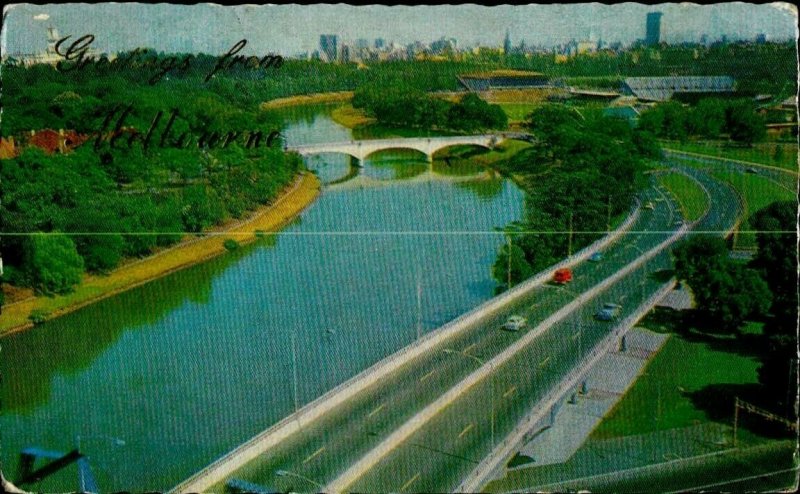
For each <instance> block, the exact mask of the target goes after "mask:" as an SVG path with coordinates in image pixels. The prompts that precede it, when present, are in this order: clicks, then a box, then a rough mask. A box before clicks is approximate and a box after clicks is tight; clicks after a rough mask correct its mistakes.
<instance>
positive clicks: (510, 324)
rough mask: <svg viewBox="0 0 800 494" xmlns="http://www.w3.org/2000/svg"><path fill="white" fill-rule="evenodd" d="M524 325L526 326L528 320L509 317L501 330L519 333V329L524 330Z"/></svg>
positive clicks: (519, 317) (520, 317)
mask: <svg viewBox="0 0 800 494" xmlns="http://www.w3.org/2000/svg"><path fill="white" fill-rule="evenodd" d="M526 324H528V320H527V319H525V318H524V317H522V316H511V317H509V318H508V319H506V322H505V324H503V329H506V330H508V331H519V330H520V329H522V328H524V327H525V325H526Z"/></svg>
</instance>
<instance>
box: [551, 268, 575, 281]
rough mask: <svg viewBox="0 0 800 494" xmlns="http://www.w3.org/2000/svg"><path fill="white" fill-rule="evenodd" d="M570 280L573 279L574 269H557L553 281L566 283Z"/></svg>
mask: <svg viewBox="0 0 800 494" xmlns="http://www.w3.org/2000/svg"><path fill="white" fill-rule="evenodd" d="M570 281H572V270H571V269H569V268H561V269H556V272H555V273H553V283H556V284H559V285H566V284H567V283H569V282H570Z"/></svg>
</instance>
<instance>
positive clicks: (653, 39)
mask: <svg viewBox="0 0 800 494" xmlns="http://www.w3.org/2000/svg"><path fill="white" fill-rule="evenodd" d="M662 15H663V14H662V13H661V12H650V13H649V14H647V34H646V35H645V38H644V43H645V44H646V45H648V46H653V45H657V44H659V43H661V16H662Z"/></svg>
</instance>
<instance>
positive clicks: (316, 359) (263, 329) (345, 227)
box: [0, 107, 523, 492]
mask: <svg viewBox="0 0 800 494" xmlns="http://www.w3.org/2000/svg"><path fill="white" fill-rule="evenodd" d="M329 110H330V108H328V107H301V108H289V109H284V110H280V117H281V119H282V121H283V122H285V123H284V129H283V133H284V135H286V136H287V140H288V142H289V144H303V143H312V142H326V141H338V140H349V139H352V138H354V136H353V134H352V132H351V131H350V130H349V129H346V128H344V127H341V126H339V125H338V124H336V123H335V122H333V120H332V119H331V118H330V116H329ZM355 137H356V138H359V137H361V136H360V135H358V134H357V135H356V136H355ZM351 165H352V163H351V162H350V158H348V157H345V156H341V155H338V156H336V155H321V156H317V157H311V158H309V159H308V166H309V167H310V168H312V169H314V170H316V171H317V173H318V174H319V176H320V178H321V179H322V180H323V182H325V183H329V184H331V185H330V186H326V187H324V188H323V193H322V194H321V196H320V197H319V199H318V200H317V201H316V202H315V203H314V204H313V205H312V206H311V207H309V208H308V209H307V210H306V211H304V212H303V214H302V215H301V216H300V217H299V218H298V219H297V220H296V221H294V222H293V223H292V224H291V225H290V226H288V227H287V228H286V229H285V230H283V231H282V232H281V233H280V234H278V235H269V236H266V237H264V238H263V239H261V240H259V241H258V242H256V243H254V244H251V245H249V246H247V247H243V248H241V249H239V250H237V251H235V252H232V253H228V254H226V255H225V256H222V257H220V258H217V259H214V260H211V261H209V262H207V263H204V264H201V265H198V266H195V267H192V268H189V269H185V270H182V271H179V272H177V273H175V274H172V275H170V276H167V277H164V278H161V279H158V280H155V281H153V282H151V283H148V284H146V285H144V286H142V287H139V288H136V289H133V290H130V291H128V292H125V293H122V294H120V295H117V296H115V297H111V298H108V299H105V300H103V301H101V302H98V303H96V304H93V305H91V306H89V307H86V308H84V309H81V310H79V311H76V312H74V313H71V314H68V315H66V316H64V317H61V318H58V319H55V320H53V321H50V322H47V323H45V324H43V325H41V326H39V327H36V328H35V329H33V330H30V331H26V332H22V333H18V334H15V335H12V336H9V337H6V338H3V339H2V340H0V345H2V353H0V371H2V377H3V386H2V410H3V414H2V416H0V432H1V433H2V437H1V439H2V462H3V463H2V466H3V471H4V472H6V476H7V477H10V478H11V479H12V480H13V479H14V477H15V474H16V468H17V462H18V457H19V453H20V451H21V450H22V449H23V448H25V447H31V446H36V447H40V448H43V449H47V450H53V451H62V452H67V451H69V450H71V449H73V448H74V447H75V446H76V443H77V442H78V440H80V447H81V451H82V452H84V453H85V454H87V455H88V456H89V458H90V464H91V467H92V471H93V473H94V475H95V477H96V478H97V481H98V485H99V488H100V489H101V490H102V491H104V492H106V491H118V490H132V491H143V490H158V491H163V490H165V489H168V488H170V487H172V486H173V485H175V484H176V483H177V482H179V481H180V480H182V479H183V478H185V477H187V476H189V475H190V474H192V473H194V472H195V471H196V470H199V469H200V468H202V467H203V466H205V465H206V464H208V463H209V462H211V461H213V460H214V459H216V458H217V457H219V456H220V455H222V454H224V453H225V452H227V451H229V450H230V449H232V448H233V447H235V446H237V445H238V444H239V443H241V442H242V441H244V440H246V439H248V438H250V437H251V436H253V435H255V434H256V433H258V432H260V431H261V430H263V429H265V428H266V427H268V426H269V425H271V424H273V423H275V422H277V421H278V420H280V419H281V418H283V417H285V416H286V415H288V414H289V413H291V412H292V411H293V410H294V408H295V406H302V405H303V404H304V403H307V402H309V401H311V400H313V399H314V398H315V397H317V396H319V395H321V394H322V393H324V392H325V391H327V390H328V389H330V388H331V387H333V386H335V385H336V384H338V383H340V382H342V381H344V380H346V379H348V378H349V377H351V376H353V375H355V374H357V373H358V372H359V371H360V370H362V369H364V368H365V367H367V366H369V365H370V364H372V363H374V362H376V361H378V360H380V359H381V358H383V357H385V356H386V355H388V354H390V353H392V352H394V351H396V350H398V349H400V348H402V347H403V346H405V345H407V344H409V343H410V342H411V341H413V340H414V339H415V338H416V337H417V336H418V335H419V334H424V333H426V332H428V331H430V330H432V329H434V328H436V327H438V326H440V325H442V324H443V323H445V322H447V321H449V320H451V319H453V318H455V317H457V316H458V315H460V314H462V313H464V312H466V311H468V310H469V309H471V308H473V307H475V306H476V305H478V304H480V303H481V302H482V301H484V300H486V299H488V298H490V297H491V296H492V295H493V294H494V290H495V282H494V281H493V280H492V278H491V273H490V267H491V265H492V263H493V262H494V258H495V253H496V252H497V249H498V247H499V246H500V244H501V243H502V242H503V239H502V237H501V236H499V235H496V234H487V233H490V232H493V231H494V230H495V229H496V228H497V227H501V226H503V225H505V224H507V223H509V222H510V221H513V220H515V219H519V218H520V217H521V215H522V207H523V206H522V203H523V197H522V192H521V191H520V190H519V189H518V188H516V186H514V185H513V184H512V183H511V182H509V181H507V180H504V179H500V178H494V179H486V178H485V177H484V175H473V174H474V173H476V172H480V170H479V169H476V168H474V167H473V169H471V170H470V169H469V167H466V168H461V169H454V168H453V167H450V166H449V165H448V164H442V163H436V164H435V166H434V169H433V170H430V169H429V166H428V164H427V163H425V160H424V157H422V156H421V155H416V154H415V153H414V152H404V151H388V152H385V153H381V154H379V155H376V156H374V157H373V158H372V159H369V160H366V161H365V163H363V165H364V166H363V168H360V169H359V168H353V167H352V166H351ZM481 173H482V172H481ZM348 176H350V177H352V176H355V179H353V180H351V181H347V182H343V183H338V182H340V181H341V180H342V179H344V178H347V177H348ZM295 375H296V376H297V380H296V383H297V385H296V387H295V385H294V383H295V380H294V379H293V378H294V376H295ZM295 389H296V393H295ZM78 436H80V438H78ZM39 465H41V463H40V464H39ZM26 487H27V488H29V489H35V490H41V491H71V490H75V489H77V467H76V466H74V465H73V466H71V467H69V468H67V469H65V470H63V471H61V472H59V473H57V474H55V475H53V476H52V477H50V478H48V479H47V480H45V481H42V482H40V483H38V484H33V485H27V486H26Z"/></svg>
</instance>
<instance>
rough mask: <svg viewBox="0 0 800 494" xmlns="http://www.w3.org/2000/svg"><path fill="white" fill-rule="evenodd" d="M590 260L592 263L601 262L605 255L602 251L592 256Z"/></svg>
mask: <svg viewBox="0 0 800 494" xmlns="http://www.w3.org/2000/svg"><path fill="white" fill-rule="evenodd" d="M589 260H590V261H592V262H600V261H602V260H603V253H602V252H600V251H597V252H595V253H594V254H592V255H591V256H589Z"/></svg>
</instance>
